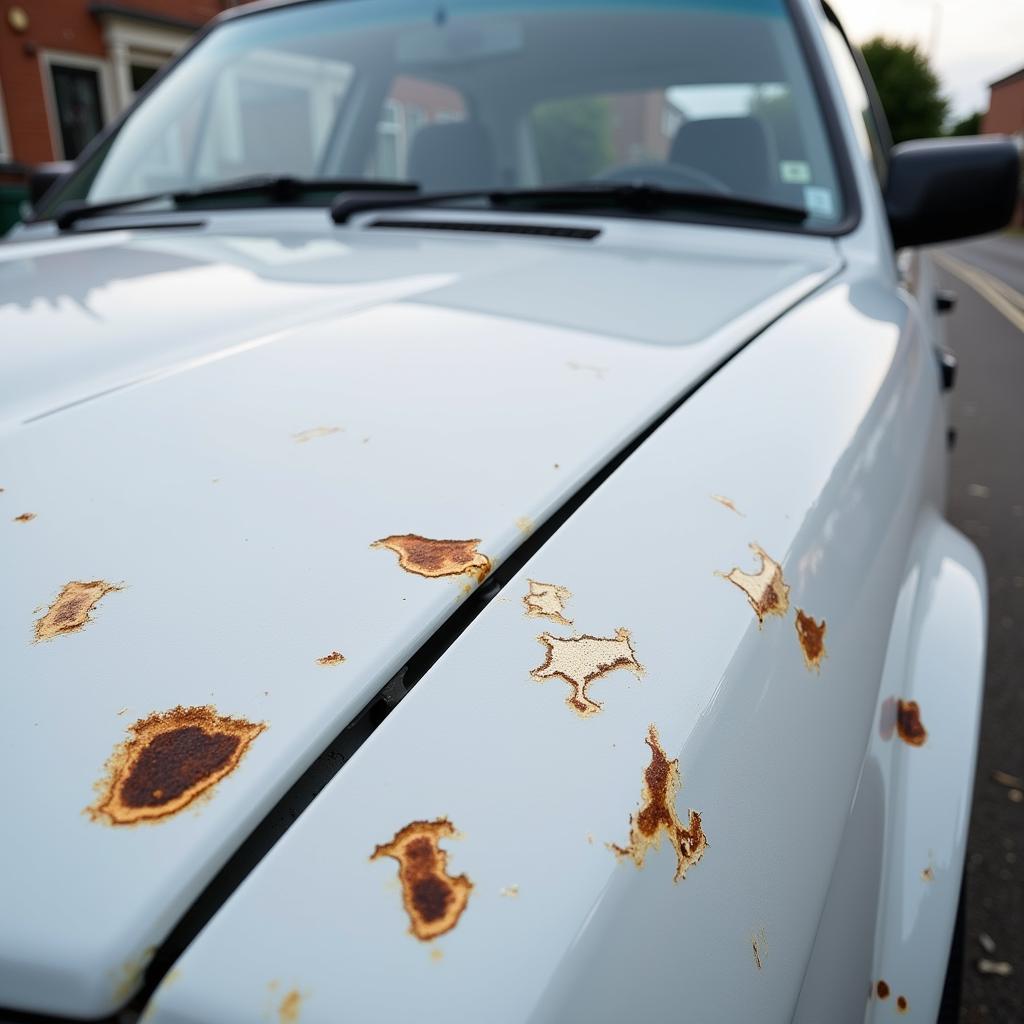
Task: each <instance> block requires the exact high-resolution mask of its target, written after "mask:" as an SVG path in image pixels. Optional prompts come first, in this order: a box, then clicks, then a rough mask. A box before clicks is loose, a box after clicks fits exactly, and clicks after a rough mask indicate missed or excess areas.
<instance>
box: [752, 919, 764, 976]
mask: <svg viewBox="0 0 1024 1024" xmlns="http://www.w3.org/2000/svg"><path fill="white" fill-rule="evenodd" d="M750 945H751V947H752V948H753V951H754V966H755V967H757V969H758V970H759V971H760V970H763V969H764V960H765V956H766V955H767V953H768V936H767V935H766V934H765V930H764V929H763V928H762V929H761V930H760V931H759V932H755V933H754V934H753V935H751V936H750Z"/></svg>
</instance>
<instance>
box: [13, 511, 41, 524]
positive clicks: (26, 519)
mask: <svg viewBox="0 0 1024 1024" xmlns="http://www.w3.org/2000/svg"><path fill="white" fill-rule="evenodd" d="M35 517H36V514H35V512H22V513H21V515H20V516H15V517H14V522H16V523H31V522H32V520H33V519H35Z"/></svg>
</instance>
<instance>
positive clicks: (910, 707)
mask: <svg viewBox="0 0 1024 1024" xmlns="http://www.w3.org/2000/svg"><path fill="white" fill-rule="evenodd" d="M896 732H897V733H899V737H900V739H901V740H903V742H904V743H909V744H910V745H911V746H912V747H921V746H924V741H925V740H926V739H928V731H927V730H926V729H925V727H924V726H923V725H922V724H921V709H920V708H919V707H918V706H917V701H916V700H900V701H897V702H896Z"/></svg>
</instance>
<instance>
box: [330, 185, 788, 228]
mask: <svg viewBox="0 0 1024 1024" xmlns="http://www.w3.org/2000/svg"><path fill="white" fill-rule="evenodd" d="M466 199H482V200H484V201H485V202H488V203H490V205H491V206H493V207H497V208H504V209H515V208H517V207H518V208H523V209H536V208H540V209H549V210H552V211H555V212H558V213H575V212H578V211H589V210H594V209H602V208H604V209H609V208H611V209H624V210H636V211H638V212H653V211H656V210H672V209H679V210H710V211H714V212H720V213H732V214H736V215H737V216H754V217H768V218H770V219H772V220H778V221H782V222H784V223H791V224H800V223H802V222H803V221H805V220H806V219H807V211H806V210H804V209H802V208H801V207H799V206H785V205H783V204H781V203H771V202H766V201H764V200H761V199H749V198H746V197H744V196H734V195H727V194H720V193H715V192H691V191H684V190H682V189H672V188H662V187H661V186H660V185H645V184H643V183H640V184H635V185H629V184H619V183H614V184H613V183H609V182H600V181H594V182H582V183H581V184H578V185H559V186H555V187H552V188H517V189H496V190H485V189H482V190H478V191H474V192H423V193H419V194H417V195H413V196H397V197H388V196H380V197H377V196H339V197H338V198H337V199H336V200H335V201H334V203H333V204H332V205H331V218H332V219H333V221H334V222H335V224H344V223H346V222H347V221H348V220H349V219H350V218H351V217H352V216H354V215H355V214H357V213H364V212H366V211H369V210H391V209H399V208H402V207H410V206H434V205H443V204H445V203H449V202H457V201H460V200H466Z"/></svg>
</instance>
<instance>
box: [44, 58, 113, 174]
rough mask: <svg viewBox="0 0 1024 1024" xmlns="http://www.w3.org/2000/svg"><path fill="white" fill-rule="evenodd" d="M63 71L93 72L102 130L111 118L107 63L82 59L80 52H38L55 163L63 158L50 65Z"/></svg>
mask: <svg viewBox="0 0 1024 1024" xmlns="http://www.w3.org/2000/svg"><path fill="white" fill-rule="evenodd" d="M55 64H56V65H57V66H58V67H65V68H82V69H83V70H85V71H95V72H96V75H97V78H98V80H99V87H100V117H101V118H102V121H103V127H105V126H106V125H107V124H109V122H110V119H111V117H112V116H113V110H112V107H111V102H110V64H109V63H108V62H107V61H105V60H101V59H100V58H99V57H83V56H82V54H80V53H65V52H64V51H62V50H40V51H39V74H40V77H41V78H42V80H43V100H44V103H45V106H46V119H47V121H49V123H50V143H51V144H52V146H53V152H54V154H55V156H56V159H58V160H64V159H66V157H65V154H64V139H63V137H62V136H61V132H60V116H59V114H58V111H57V96H56V94H55V93H54V89H53V66H54V65H55Z"/></svg>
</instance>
